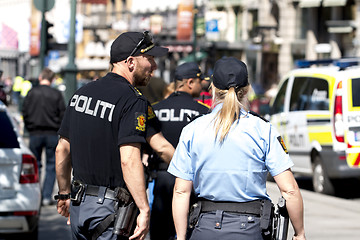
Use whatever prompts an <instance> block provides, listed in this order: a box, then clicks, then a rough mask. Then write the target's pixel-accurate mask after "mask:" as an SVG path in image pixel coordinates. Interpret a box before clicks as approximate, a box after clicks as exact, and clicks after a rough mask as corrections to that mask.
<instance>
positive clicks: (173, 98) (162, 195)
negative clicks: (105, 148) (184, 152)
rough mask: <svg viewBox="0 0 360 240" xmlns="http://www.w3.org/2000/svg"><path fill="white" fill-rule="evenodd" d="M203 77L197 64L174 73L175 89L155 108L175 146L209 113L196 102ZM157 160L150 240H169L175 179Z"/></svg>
mask: <svg viewBox="0 0 360 240" xmlns="http://www.w3.org/2000/svg"><path fill="white" fill-rule="evenodd" d="M202 79H203V74H202V73H201V70H200V68H199V66H198V64H197V63H195V62H188V63H184V64H182V65H180V66H178V67H177V68H176V70H175V80H174V88H175V89H176V91H175V92H173V93H171V94H170V96H168V97H167V98H166V99H164V100H162V101H160V102H158V103H156V104H154V105H153V107H154V111H155V113H156V115H157V117H158V119H159V121H160V123H161V131H162V133H163V134H164V137H165V138H166V139H167V140H168V141H169V142H170V143H171V144H172V145H173V146H174V147H176V145H177V144H178V140H179V137H180V133H181V130H182V129H183V127H184V126H186V125H187V124H188V123H189V122H190V121H191V119H192V118H194V117H196V116H198V115H202V114H206V113H208V112H209V107H207V106H205V105H204V104H201V103H199V102H197V101H195V100H194V99H193V98H194V97H199V95H200V92H201V90H202V86H201V81H202ZM153 161H157V164H155V166H156V171H157V172H156V179H155V185H154V191H153V194H154V200H153V205H152V210H151V221H150V237H151V239H153V240H168V239H173V238H174V237H175V228H174V222H173V219H172V214H171V202H172V195H173V188H174V183H175V177H174V176H172V175H171V174H169V173H168V172H167V171H166V170H167V168H168V163H165V162H163V161H161V160H160V159H159V158H156V156H155V159H153Z"/></svg>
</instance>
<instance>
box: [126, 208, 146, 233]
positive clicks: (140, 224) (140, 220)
mask: <svg viewBox="0 0 360 240" xmlns="http://www.w3.org/2000/svg"><path fill="white" fill-rule="evenodd" d="M149 222H150V215H149V214H146V213H143V212H141V211H140V214H139V216H138V217H137V221H136V228H135V231H134V234H133V235H132V236H131V237H129V240H131V239H140V240H143V239H145V237H146V234H147V233H148V232H149Z"/></svg>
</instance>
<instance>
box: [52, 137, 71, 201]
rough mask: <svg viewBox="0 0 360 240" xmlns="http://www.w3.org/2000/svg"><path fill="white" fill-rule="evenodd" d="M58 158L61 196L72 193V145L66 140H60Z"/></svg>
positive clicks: (57, 177)
mask: <svg viewBox="0 0 360 240" xmlns="http://www.w3.org/2000/svg"><path fill="white" fill-rule="evenodd" d="M55 158H56V164H55V168H56V179H57V182H58V186H59V193H60V194H67V193H70V189H71V188H70V182H71V155H70V143H69V141H68V140H66V139H64V138H60V139H59V142H58V145H57V147H56V151H55Z"/></svg>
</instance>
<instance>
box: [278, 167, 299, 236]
mask: <svg viewBox="0 0 360 240" xmlns="http://www.w3.org/2000/svg"><path fill="white" fill-rule="evenodd" d="M274 180H275V181H276V183H277V185H278V186H279V189H280V191H281V195H282V196H283V197H284V198H285V200H286V208H287V210H288V213H289V217H290V220H291V223H292V225H293V227H294V231H295V235H296V236H305V230H304V207H303V199H302V196H301V193H300V189H299V187H298V185H297V183H296V180H295V178H294V176H293V174H292V172H291V171H290V170H287V171H285V172H283V173H280V174H279V175H277V176H275V177H274Z"/></svg>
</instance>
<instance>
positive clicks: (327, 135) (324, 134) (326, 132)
mask: <svg viewBox="0 0 360 240" xmlns="http://www.w3.org/2000/svg"><path fill="white" fill-rule="evenodd" d="M330 116H331V114H330V113H323V114H306V119H307V120H320V119H324V120H328V122H327V123H324V124H319V125H314V126H308V127H307V130H308V135H309V141H310V142H312V141H317V142H319V143H320V144H321V145H326V146H330V145H332V142H333V141H332V136H331V125H330Z"/></svg>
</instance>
